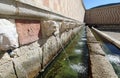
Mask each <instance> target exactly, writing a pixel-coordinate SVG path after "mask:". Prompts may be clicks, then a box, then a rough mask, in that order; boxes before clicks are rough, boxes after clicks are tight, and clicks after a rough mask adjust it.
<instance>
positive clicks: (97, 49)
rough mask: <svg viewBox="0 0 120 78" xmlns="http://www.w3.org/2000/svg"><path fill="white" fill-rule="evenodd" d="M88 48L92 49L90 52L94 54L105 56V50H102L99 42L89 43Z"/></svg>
mask: <svg viewBox="0 0 120 78" xmlns="http://www.w3.org/2000/svg"><path fill="white" fill-rule="evenodd" d="M88 48H89V51H90V54H93V55H103V56H105V53H104V51H103V50H102V47H101V45H100V43H99V42H96V43H88Z"/></svg>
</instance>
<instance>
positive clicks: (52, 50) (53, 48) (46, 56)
mask: <svg viewBox="0 0 120 78" xmlns="http://www.w3.org/2000/svg"><path fill="white" fill-rule="evenodd" d="M58 49H59V43H58V39H57V38H55V37H54V36H51V37H50V38H49V39H48V40H47V42H46V43H45V44H44V45H43V46H42V51H43V54H42V55H43V66H45V65H46V64H47V63H48V62H49V61H50V60H52V59H53V57H54V55H55V54H57V51H58Z"/></svg>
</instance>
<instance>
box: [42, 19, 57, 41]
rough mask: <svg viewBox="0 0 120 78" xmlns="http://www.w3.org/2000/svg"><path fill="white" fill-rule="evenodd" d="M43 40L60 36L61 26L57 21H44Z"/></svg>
mask: <svg viewBox="0 0 120 78" xmlns="http://www.w3.org/2000/svg"><path fill="white" fill-rule="evenodd" d="M41 31H42V38H43V39H47V38H49V37H50V36H52V35H57V34H59V24H58V23H57V22H55V21H51V20H49V21H42V22H41Z"/></svg>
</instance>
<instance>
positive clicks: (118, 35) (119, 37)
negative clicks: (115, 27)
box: [102, 31, 120, 41]
mask: <svg viewBox="0 0 120 78" xmlns="http://www.w3.org/2000/svg"><path fill="white" fill-rule="evenodd" d="M102 32H104V33H105V34H107V35H109V36H111V37H112V38H115V39H117V40H119V41H120V32H111V31H102Z"/></svg>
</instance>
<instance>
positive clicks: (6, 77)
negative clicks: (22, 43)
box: [0, 61, 17, 78]
mask: <svg viewBox="0 0 120 78" xmlns="http://www.w3.org/2000/svg"><path fill="white" fill-rule="evenodd" d="M0 78H17V77H16V74H15V71H14V67H13V63H12V61H8V62H6V63H4V64H2V65H0Z"/></svg>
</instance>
